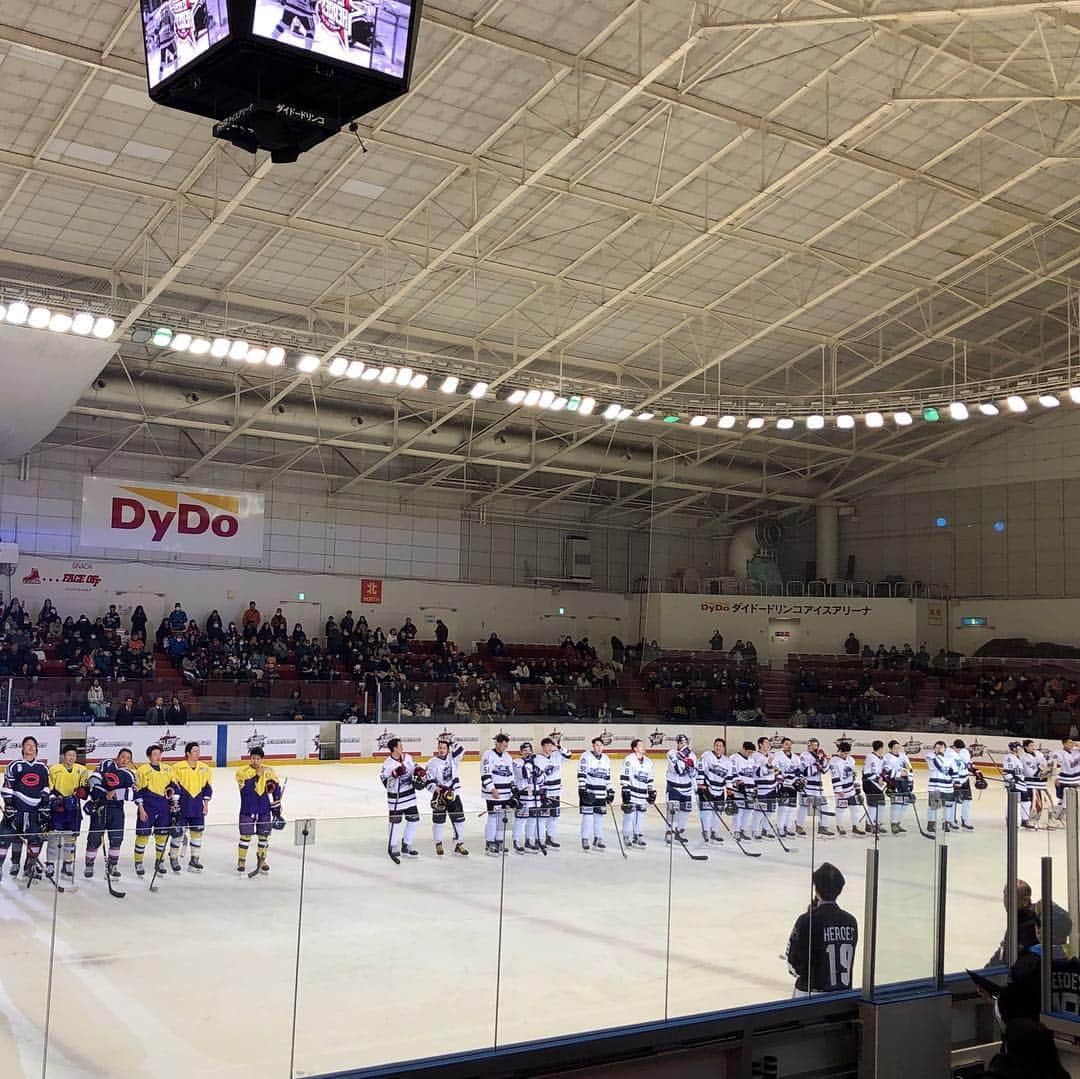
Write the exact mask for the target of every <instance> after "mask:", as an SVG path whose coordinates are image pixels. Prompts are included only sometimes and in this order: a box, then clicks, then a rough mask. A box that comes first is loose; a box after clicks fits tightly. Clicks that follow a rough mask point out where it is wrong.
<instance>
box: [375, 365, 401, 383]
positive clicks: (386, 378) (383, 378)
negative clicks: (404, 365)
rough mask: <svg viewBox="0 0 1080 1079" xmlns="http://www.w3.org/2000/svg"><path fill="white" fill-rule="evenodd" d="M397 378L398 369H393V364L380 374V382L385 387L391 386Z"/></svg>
mask: <svg viewBox="0 0 1080 1079" xmlns="http://www.w3.org/2000/svg"><path fill="white" fill-rule="evenodd" d="M395 378H397V368H396V367H393V366H392V365H391V364H387V365H386V366H385V367H384V368H383V369H382V370H381V371H380V372H379V382H381V383H382V384H383V385H384V386H389V385H390V383H391V382H393V381H394V379H395Z"/></svg>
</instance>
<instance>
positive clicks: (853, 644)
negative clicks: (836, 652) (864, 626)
mask: <svg viewBox="0 0 1080 1079" xmlns="http://www.w3.org/2000/svg"><path fill="white" fill-rule="evenodd" d="M861 649H862V645H861V644H860V643H859V638H858V637H856V636H855V634H854V633H853V632H852V633H849V634H848V635H847V639H846V640H845V641H844V652H845V653H846V654H847V655H849V656H857V655H858V654H859V652H860V651H861Z"/></svg>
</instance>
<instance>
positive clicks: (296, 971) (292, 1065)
mask: <svg viewBox="0 0 1080 1079" xmlns="http://www.w3.org/2000/svg"><path fill="white" fill-rule="evenodd" d="M314 824H315V822H314V821H313V820H311V819H310V818H309V819H305V820H298V821H294V822H293V826H294V828H295V829H296V840H297V845H298V846H299V847H300V881H299V884H298V886H297V897H296V966H295V967H294V968H293V1005H292V1031H291V1033H290V1035H289V1075H290V1076H293V1075H295V1074H296V1016H297V1011H298V1009H299V1007H300V948H301V945H302V944H303V940H304V874H305V871H306V870H307V845H308V837H309V836H310V835H311V834H312V832H313V830H314Z"/></svg>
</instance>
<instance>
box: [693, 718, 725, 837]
mask: <svg viewBox="0 0 1080 1079" xmlns="http://www.w3.org/2000/svg"><path fill="white" fill-rule="evenodd" d="M733 771H734V769H733V768H732V765H731V759H730V758H729V757H728V755H727V743H726V742H725V741H724V739H723V738H716V739H714V741H713V744H712V749H707V750H705V752H704V753H702V754H701V760H700V761H698V774H697V790H698V815H699V816H700V817H701V838H702V839H703V840H705V842H706V843H709V842H712V843H723V842H724V839H723V836H721V835H720V814H721V813H723V812H724V800H725V799H726V797H727V789H728V780H729V778H730V777H731V774H732V772H733Z"/></svg>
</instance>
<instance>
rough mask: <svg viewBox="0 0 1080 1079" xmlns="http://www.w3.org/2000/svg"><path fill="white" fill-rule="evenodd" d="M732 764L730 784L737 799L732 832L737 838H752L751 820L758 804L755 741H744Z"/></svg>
mask: <svg viewBox="0 0 1080 1079" xmlns="http://www.w3.org/2000/svg"><path fill="white" fill-rule="evenodd" d="M731 764H732V774H731V779H730V784H731V789H732V794H733V797H734V799H735V827H734V829H733V830H732V832H733V835H734V837H735V838H736V839H750V838H751V833H750V822H751V821H752V820H753V818H754V806H755V805H756V804H757V764H756V763H755V761H754V743H753V742H743V744H742V748H741V749H740V750H739V752H738V753H736V754H735V756H733V757H732V758H731Z"/></svg>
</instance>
